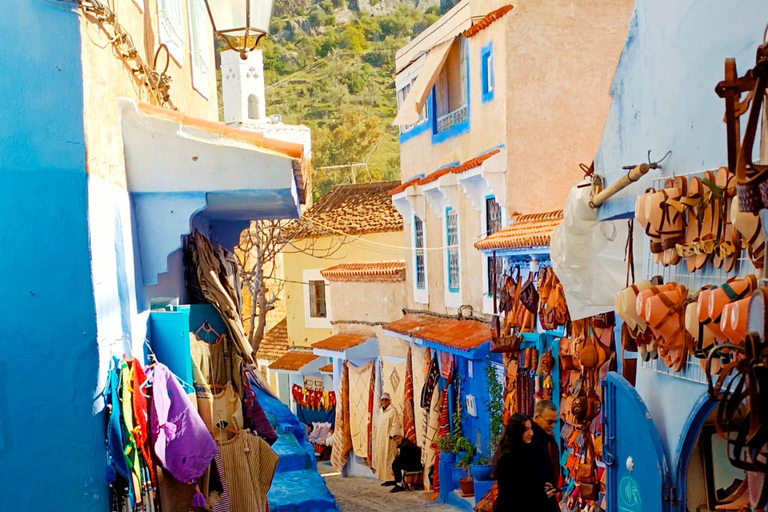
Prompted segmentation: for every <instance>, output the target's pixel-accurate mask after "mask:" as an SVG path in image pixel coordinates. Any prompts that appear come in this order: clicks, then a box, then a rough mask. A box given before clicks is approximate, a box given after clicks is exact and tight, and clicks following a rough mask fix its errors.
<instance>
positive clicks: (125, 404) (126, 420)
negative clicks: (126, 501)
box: [120, 361, 144, 504]
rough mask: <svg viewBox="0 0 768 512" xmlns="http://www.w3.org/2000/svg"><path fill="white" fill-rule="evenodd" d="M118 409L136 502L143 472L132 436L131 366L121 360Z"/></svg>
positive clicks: (141, 484) (139, 494)
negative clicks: (120, 414) (121, 420)
mask: <svg viewBox="0 0 768 512" xmlns="http://www.w3.org/2000/svg"><path fill="white" fill-rule="evenodd" d="M120 402H121V405H120V410H121V411H122V413H123V425H125V431H124V432H123V443H124V444H125V450H124V451H123V453H125V461H126V462H127V463H128V469H130V471H131V485H132V487H133V492H134V497H135V498H136V503H137V504H140V503H141V502H142V492H141V490H142V488H143V487H144V482H143V476H144V472H143V470H142V468H141V462H140V460H141V457H140V456H139V447H138V446H137V445H136V439H135V438H134V437H133V432H134V424H133V393H131V368H130V366H128V364H127V363H126V362H125V361H123V362H122V363H120Z"/></svg>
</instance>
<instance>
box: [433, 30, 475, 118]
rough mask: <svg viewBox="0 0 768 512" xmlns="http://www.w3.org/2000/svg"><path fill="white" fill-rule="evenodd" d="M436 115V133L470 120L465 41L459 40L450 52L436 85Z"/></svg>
mask: <svg viewBox="0 0 768 512" xmlns="http://www.w3.org/2000/svg"><path fill="white" fill-rule="evenodd" d="M435 113H436V116H435V117H436V118H437V122H436V125H435V128H436V132H435V133H441V132H444V131H447V130H449V129H451V128H453V127H454V126H456V125H459V124H461V123H464V122H466V121H468V120H469V110H468V108H467V65H466V40H465V39H462V38H459V39H457V41H456V43H455V44H454V45H453V47H452V48H451V50H450V51H449V52H448V57H447V59H446V62H445V65H444V66H443V69H442V71H441V72H440V76H439V77H438V79H437V82H436V83H435Z"/></svg>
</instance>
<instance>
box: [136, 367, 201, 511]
mask: <svg viewBox="0 0 768 512" xmlns="http://www.w3.org/2000/svg"><path fill="white" fill-rule="evenodd" d="M150 380H151V383H152V387H153V392H152V406H151V416H150V417H151V422H152V440H153V443H154V449H155V450H154V451H155V455H156V456H157V459H158V460H159V461H160V463H161V464H162V465H163V467H164V468H165V469H167V470H168V472H169V473H171V475H172V476H173V477H174V478H176V480H178V481H180V482H196V481H197V479H199V478H200V477H202V475H203V473H205V471H206V469H208V466H209V465H210V464H211V460H212V459H213V457H214V455H215V454H216V444H215V443H214V442H213V438H212V437H211V434H210V433H209V432H208V429H207V428H206V426H205V423H203V420H202V419H201V418H200V415H199V414H198V413H197V411H195V410H194V409H193V408H192V404H191V402H190V401H189V398H188V397H187V394H186V393H185V392H184V389H183V388H182V387H181V384H179V382H178V381H177V380H176V377H174V376H173V374H172V373H171V371H170V370H169V369H168V367H166V366H165V365H163V364H161V363H157V364H156V365H155V368H154V371H153V373H152V376H151V378H150ZM198 496H199V495H196V496H195V501H196V502H197V500H198ZM200 497H201V498H202V496H200ZM195 505H197V506H199V505H198V504H197V503H195Z"/></svg>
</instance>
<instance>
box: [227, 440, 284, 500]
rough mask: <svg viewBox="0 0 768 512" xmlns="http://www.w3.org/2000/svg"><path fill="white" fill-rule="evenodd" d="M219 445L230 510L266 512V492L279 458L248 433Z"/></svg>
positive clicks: (263, 442)
mask: <svg viewBox="0 0 768 512" xmlns="http://www.w3.org/2000/svg"><path fill="white" fill-rule="evenodd" d="M218 445H219V454H220V455H221V464H222V466H223V469H224V479H225V480H226V482H227V490H228V491H229V507H230V510H233V511H236V512H265V511H266V510H267V492H268V491H269V488H270V486H271V485H272V478H273V477H274V476H275V469H277V463H278V460H279V457H278V456H277V454H276V453H275V452H274V451H273V450H272V448H270V446H269V445H268V444H267V443H266V442H265V441H264V440H263V439H262V438H260V437H259V436H257V435H255V434H251V433H250V432H248V431H247V430H243V431H241V432H240V433H239V434H238V435H237V436H235V437H234V438H233V439H231V440H229V441H224V442H221V443H218Z"/></svg>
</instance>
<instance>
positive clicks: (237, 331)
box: [186, 229, 269, 389]
mask: <svg viewBox="0 0 768 512" xmlns="http://www.w3.org/2000/svg"><path fill="white" fill-rule="evenodd" d="M186 247H187V248H188V250H190V252H191V257H190V258H189V259H190V260H191V264H193V265H194V267H195V268H196V269H197V279H198V282H199V284H200V290H201V292H202V294H203V296H204V297H205V299H206V301H208V302H209V303H211V304H212V305H213V307H214V308H216V311H218V312H219V315H221V319H222V320H223V321H224V324H225V325H226V327H227V332H228V333H229V335H230V336H231V337H232V339H233V340H234V342H235V346H236V347H237V349H238V351H239V352H240V355H241V356H242V357H243V359H244V360H245V361H246V362H249V363H250V362H252V358H251V352H253V348H252V347H251V344H250V342H249V341H248V337H247V336H246V334H245V328H244V327H243V320H242V318H241V316H240V309H239V308H238V305H237V302H236V301H237V294H236V293H235V291H234V290H232V287H231V285H230V282H229V281H228V280H227V279H224V280H222V279H221V275H222V273H224V274H226V270H225V269H222V265H221V262H220V261H219V259H218V257H217V256H216V252H215V250H214V249H213V246H212V245H211V242H210V241H209V240H208V239H207V238H206V237H205V236H203V234H202V233H200V231H198V230H197V229H195V231H194V233H192V234H191V235H189V237H188V243H187V245H186ZM265 389H269V388H268V387H266V388H265Z"/></svg>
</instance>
